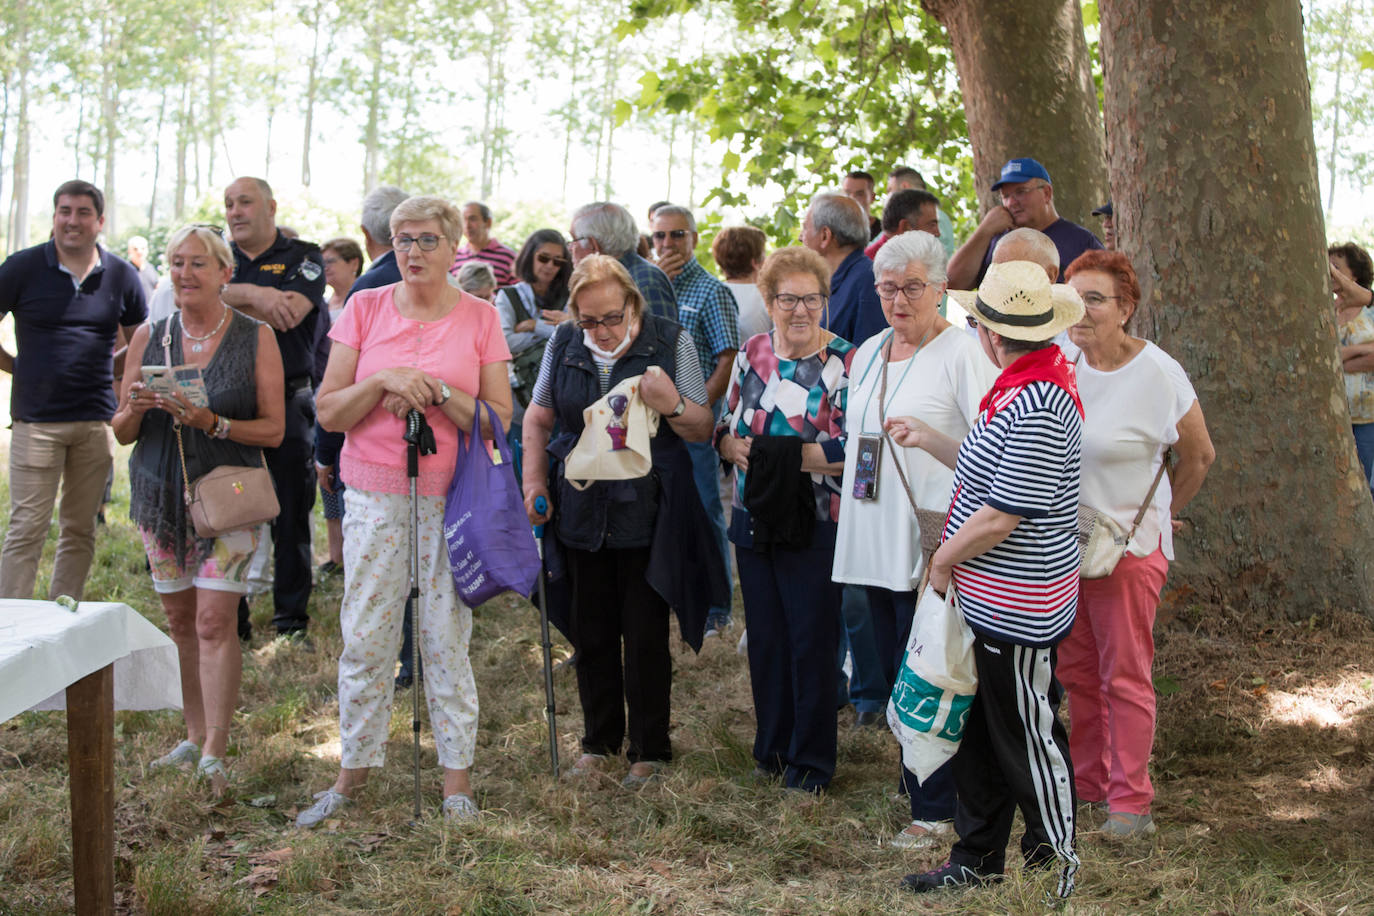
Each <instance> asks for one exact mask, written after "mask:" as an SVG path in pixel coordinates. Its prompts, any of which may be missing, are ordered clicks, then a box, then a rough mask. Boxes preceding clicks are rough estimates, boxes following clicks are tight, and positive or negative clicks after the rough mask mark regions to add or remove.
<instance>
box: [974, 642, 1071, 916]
mask: <svg viewBox="0 0 1374 916" xmlns="http://www.w3.org/2000/svg"><path fill="white" fill-rule="evenodd" d="M973 651H974V657H975V660H976V661H977V665H978V692H977V693H976V694H975V696H974V699H973V705H972V707H970V709H969V717H968V724H967V726H966V727H965V731H964V738H963V741H962V742H961V743H960V745H959V751H958V753H957V754H955V756H954V760H953V764H954V781H955V785H956V787H957V789H958V795H959V801H958V807H957V810H956V812H955V815H954V829H955V831H956V832H957V833H958V834H959V841H958V842H957V843H955V844H954V848H953V849H951V850H950V854H949V860H950V861H951V862H953V863H954V864H956V865H968V866H973V867H976V868H979V869H981V870H983V871H984V872H1001V871H1003V870H1004V868H1005V865H1006V849H1007V841H1008V840H1009V839H1011V824H1012V818H1013V816H1014V815H1015V813H1016V808H1017V807H1018V806H1019V807H1020V808H1021V816H1022V818H1023V819H1024V820H1025V822H1026V832H1025V834H1023V835H1022V837H1021V854H1022V855H1023V856H1025V860H1026V864H1027V865H1028V866H1031V867H1044V866H1047V865H1048V864H1049V863H1050V862H1052V861H1054V860H1055V859H1056V858H1057V859H1059V860H1060V861H1061V862H1062V863H1063V866H1062V869H1061V871H1060V877H1059V887H1058V891H1057V893H1058V896H1060V897H1067V896H1068V895H1069V893H1070V892H1071V891H1072V890H1073V881H1074V873H1075V872H1076V871H1077V870H1078V857H1077V856H1076V855H1075V854H1074V851H1073V839H1074V813H1075V812H1074V806H1075V804H1076V802H1077V797H1076V795H1075V791H1074V780H1073V764H1072V763H1071V761H1070V759H1069V742H1068V737H1067V736H1066V735H1065V733H1064V726H1063V725H1062V724H1061V723H1060V721H1059V717H1058V712H1059V704H1060V702H1061V701H1062V700H1063V689H1062V688H1061V687H1060V685H1059V682H1058V681H1057V680H1056V679H1055V677H1054V666H1055V651H1054V649H1053V648H1049V649H1032V648H1029V647H1026V646H1018V645H1015V644H1013V643H1008V642H1000V641H997V640H992V639H988V638H986V637H984V636H981V635H978V636H976V637H975V639H974V643H973Z"/></svg>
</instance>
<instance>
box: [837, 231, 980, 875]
mask: <svg viewBox="0 0 1374 916" xmlns="http://www.w3.org/2000/svg"><path fill="white" fill-rule="evenodd" d="M873 273H874V276H875V278H876V280H877V283H876V286H877V290H878V299H879V301H880V302H881V303H882V306H883V315H884V316H885V317H886V318H887V322H888V327H887V328H885V329H884V330H882V331H880V332H879V333H877V334H875V335H874V336H872V337H870V338H869V339H868V340H867V341H865V342H864V343H863V345H862V346H860V347H859V351H858V353H857V354H856V355H855V357H854V366H853V368H852V369H851V370H850V383H849V384H850V388H849V415H848V417H849V439H848V441H847V443H846V447H845V463H844V486H843V487H842V488H841V491H840V492H841V495H840V528H839V535H838V538H837V541H836V545H835V565H834V569H833V576H834V578H835V581H837V582H844V583H847V584H849V585H853V586H857V587H860V588H862V589H863V591H864V592H865V595H866V597H867V599H868V600H867V602H865V604H866V606H867V609H868V611H869V613H870V614H871V615H872V629H873V634H874V637H875V641H876V643H877V650H878V665H879V668H880V670H881V672H882V677H883V679H884V681H885V689H886V692H887V693H889V694H890V693H891V692H892V686H893V683H894V681H895V679H896V676H897V671H898V670H899V668H900V666H901V663H902V656H903V654H904V652H905V650H906V643H907V637H908V636H909V635H910V632H911V621H912V617H913V615H914V614H915V612H916V601H917V598H918V593H917V586H918V585H919V584H920V582H921V579H922V578H923V577H924V575H925V571H926V564H927V562H928V561H929V559H930V558H929V555H928V554H929V550H930V547H929V545H927V546H926V548H925V550H923V547H922V541H923V538H922V534H923V533H924V534H926V535H927V537H928V538H930V537H932V536H933V538H935V539H938V535H939V525H940V523H941V522H943V519H944V514H945V512H946V511H948V509H949V494H950V483H951V481H952V480H953V479H954V471H953V469H952V468H948V467H946V466H944V465H943V464H941V463H940V462H939V461H937V460H936V459H935V458H933V457H931V456H930V455H929V454H927V453H926V452H923V451H921V450H920V449H907V448H894V447H893V444H892V443H891V441H890V440H888V437H887V435H886V434H885V433H884V432H883V425H884V423H885V422H886V420H887V418H888V417H890V416H914V417H918V418H919V419H921V420H922V421H924V422H925V423H927V424H929V425H930V426H931V427H932V428H935V429H938V430H939V431H940V432H941V433H943V434H944V435H946V436H948V437H950V438H951V439H953V440H956V441H962V440H963V438H964V437H965V436H966V435H968V432H969V430H970V429H971V428H972V427H973V423H974V421H975V420H976V419H977V416H978V402H979V400H980V399H981V398H982V397H983V392H985V391H987V389H988V387H989V386H990V385H991V384H992V382H993V379H995V378H996V377H997V370H996V368H995V367H994V366H993V365H992V363H991V362H990V361H989V360H988V358H987V356H985V355H984V354H983V352H982V350H981V349H980V348H979V346H978V343H977V341H975V340H973V339H971V338H970V337H969V336H968V335H966V334H964V333H962V332H961V331H960V330H959V329H958V328H956V327H954V326H953V325H951V324H950V323H949V322H948V321H946V320H945V319H944V318H943V317H941V315H940V312H939V305H940V298H941V296H943V295H944V292H945V277H946V275H945V249H944V246H943V245H941V244H940V240H939V239H938V238H936V237H935V236H933V235H931V234H930V233H928V232H920V231H914V232H905V233H903V234H901V235H899V236H896V237H894V238H892V239H890V240H889V241H888V242H887V244H886V245H884V246H883V247H882V250H880V251H879V252H878V255H877V257H876V258H874V259H873ZM918 512H919V513H920V515H921V518H920V519H918ZM902 784H903V786H904V788H905V789H906V792H907V795H908V797H909V800H910V802H911V824H910V825H909V826H908V827H907V828H906V829H905V830H903V831H902V832H900V833H898V834H897V836H896V837H895V838H894V839H893V840H892V841H891V843H892V845H893V846H898V847H901V848H905V849H924V848H926V847H929V846H933V845H935V844H936V843H938V842H941V841H942V840H943V839H944V838H946V837H951V836H952V835H953V832H954V824H953V818H954V775H953V772H952V770H951V768H950V766H949V765H948V764H946V765H945V766H943V767H941V768H940V769H938V770H936V771H935V773H934V774H933V775H932V776H930V777H929V778H928V779H927V780H926V781H925V783H924V784H920V783H918V782H917V780H916V777H915V775H914V774H912V773H911V772H910V771H909V770H906V769H905V768H903V769H902Z"/></svg>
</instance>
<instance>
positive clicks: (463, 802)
mask: <svg viewBox="0 0 1374 916" xmlns="http://www.w3.org/2000/svg"><path fill="white" fill-rule="evenodd" d="M441 810H442V811H443V814H444V820H446V821H450V822H453V821H475V820H477V818H479V817H481V816H482V810H481V809H480V808H478V807H477V802H475V801H473V800H472V796H471V795H464V794H463V793H461V792H456V793H454V794H453V795H450V796H449V797H448V798H446V799H444V805H443V808H442V809H441Z"/></svg>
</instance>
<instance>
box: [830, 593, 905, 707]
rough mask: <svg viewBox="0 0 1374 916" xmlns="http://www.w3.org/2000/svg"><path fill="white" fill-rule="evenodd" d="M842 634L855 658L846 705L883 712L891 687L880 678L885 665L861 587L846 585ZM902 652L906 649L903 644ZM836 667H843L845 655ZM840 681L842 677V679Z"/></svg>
mask: <svg viewBox="0 0 1374 916" xmlns="http://www.w3.org/2000/svg"><path fill="white" fill-rule="evenodd" d="M840 614H841V616H842V617H843V618H844V629H845V633H846V634H847V635H848V637H849V652H850V654H851V655H853V657H854V673H853V675H851V676H850V679H849V701H850V702H851V703H853V704H854V708H855V709H856V710H857V711H859V712H882V711H883V710H885V709H887V700H888V697H890V696H891V695H892V684H891V682H889V681H887V680H886V679H885V678H884V677H883V669H884V665H883V663H882V658H881V655H880V654H879V648H878V637H877V635H876V633H875V632H874V629H873V612H872V610H871V609H870V608H869V606H868V592H867V591H865V590H864V587H863V586H862V585H846V586H845V587H844V598H843V599H842V600H841V601H840ZM902 648H903V649H905V648H906V645H905V644H903V645H902ZM839 664H840V665H841V666H843V665H844V655H840V660H839ZM841 677H843V675H841Z"/></svg>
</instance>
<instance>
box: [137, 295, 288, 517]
mask: <svg viewBox="0 0 1374 916" xmlns="http://www.w3.org/2000/svg"><path fill="white" fill-rule="evenodd" d="M175 320H176V316H175V315H173V316H172V317H171V318H168V319H167V325H166V328H167V329H166V331H165V332H164V333H163V335H162V352H163V355H164V358H165V359H166V361H167V368H169V369H170V368H171V367H172V322H173V321H175ZM172 430H173V432H175V433H176V437H177V455H178V456H179V457H180V458H181V481H182V486H183V488H184V489H185V492H186V510H187V512H189V513H190V516H191V524H192V525H193V526H194V527H195V531H196V537H199V538H217V537H219V536H220V535H222V534H228V533H229V532H231V531H241V530H243V529H244V528H252V527H254V526H256V525H261V524H262V523H263V522H270V521H272V520H273V519H275V518H276V517H277V516H278V515H281V503H279V502H278V501H277V488H276V487H274V486H273V485H272V475H271V474H270V473H269V472H268V470H267V455H266V454H265V453H264V452H263V450H262V449H258V454H259V455H261V456H262V467H260V468H255V467H250V466H248V465H234V464H224V465H220V466H219V467H217V468H214V469H213V470H211V471H209V472H207V473H205V474H202V475H201V476H199V477H197V478H196V479H195V482H191V481H190V479H189V478H188V477H187V475H186V448H185V446H184V445H183V444H182V441H181V423H180V422H179V421H178V420H177V419H176V418H173V419H172Z"/></svg>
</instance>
